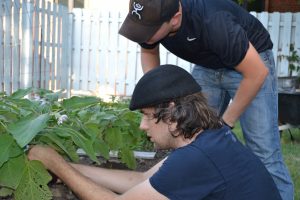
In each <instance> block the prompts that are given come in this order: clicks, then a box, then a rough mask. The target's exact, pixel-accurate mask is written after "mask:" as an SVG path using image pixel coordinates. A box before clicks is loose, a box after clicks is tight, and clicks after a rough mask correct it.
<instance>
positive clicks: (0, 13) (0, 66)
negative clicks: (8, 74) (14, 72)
mask: <svg viewBox="0 0 300 200" xmlns="http://www.w3.org/2000/svg"><path fill="white" fill-rule="evenodd" d="M4 8H5V6H4V1H2V2H1V3H0V52H4V41H3V38H4V27H3V26H4V24H3V21H4V18H5V14H4V13H5V11H4ZM3 72H4V56H3V54H2V53H0V84H1V85H0V88H1V91H4V83H3V81H4V74H3Z"/></svg>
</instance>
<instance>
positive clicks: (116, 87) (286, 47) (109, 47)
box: [72, 9, 300, 96]
mask: <svg viewBox="0 0 300 200" xmlns="http://www.w3.org/2000/svg"><path fill="white" fill-rule="evenodd" d="M73 13H74V22H73V25H74V29H73V30H74V35H73V42H72V59H73V60H72V61H73V62H72V67H73V75H74V76H73V83H74V85H73V87H72V88H73V89H75V90H84V91H88V90H89V91H95V93H96V94H102V95H103V94H111V95H122V96H123V95H125V96H130V95H131V94H132V91H133V88H134V86H135V84H136V82H137V81H138V80H139V78H140V77H141V76H142V70H141V66H140V47H139V45H137V44H136V43H133V42H131V41H129V40H127V39H126V38H124V37H122V36H121V35H119V34H118V29H119V28H120V26H121V24H122V22H123V20H124V18H125V17H126V12H117V11H112V12H108V11H102V12H99V11H87V10H82V9H75V10H74V11H73ZM251 14H252V15H254V16H255V17H257V18H258V19H259V20H260V21H261V22H262V24H263V25H264V26H265V27H266V28H267V29H268V31H269V32H270V35H271V39H272V41H273V43H274V47H273V51H274V56H275V62H276V66H277V70H278V76H286V75H287V74H288V60H287V59H286V57H287V56H288V55H289V53H290V44H294V46H295V48H296V49H297V50H298V52H299V54H300V13H278V12H276V13H267V12H262V13H256V12H251ZM164 63H169V64H176V65H178V66H181V67H183V68H184V69H186V70H187V71H191V69H192V67H193V64H191V63H189V62H186V61H184V60H182V59H179V58H178V57H176V56H174V55H173V54H171V53H170V52H168V51H167V50H166V49H164V48H163V46H161V64H164Z"/></svg>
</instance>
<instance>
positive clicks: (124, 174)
mask: <svg viewBox="0 0 300 200" xmlns="http://www.w3.org/2000/svg"><path fill="white" fill-rule="evenodd" d="M163 161H164V160H162V161H160V162H159V163H157V164H156V165H155V166H153V167H152V168H151V169H149V170H148V171H146V172H144V173H143V172H134V171H129V170H114V169H104V168H100V167H92V166H87V165H80V164H71V165H72V167H74V168H75V169H76V170H78V171H79V172H80V173H81V174H83V175H84V176H86V177H88V178H89V179H91V180H93V181H94V182H95V183H97V184H99V185H104V186H105V188H107V189H109V190H112V191H114V192H117V193H119V194H123V193H125V192H126V191H128V190H130V189H131V188H133V187H134V186H136V185H138V184H139V183H142V182H144V181H145V180H147V179H149V178H150V177H151V176H152V175H153V174H154V173H155V172H156V171H157V170H158V168H159V167H160V166H161V165H162V162H163Z"/></svg>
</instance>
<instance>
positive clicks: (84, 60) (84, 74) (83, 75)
mask: <svg viewBox="0 0 300 200" xmlns="http://www.w3.org/2000/svg"><path fill="white" fill-rule="evenodd" d="M90 19H91V13H90V12H87V11H86V10H82V20H81V22H82V30H83V31H82V37H81V38H82V39H81V41H82V43H81V60H80V80H81V84H80V89H81V90H85V91H87V90H89V88H88V86H89V81H90V80H89V70H90V68H89V67H87V66H89V48H90V46H89V44H90V39H91V35H90V34H91V32H90V30H91V29H90V27H91V21H90Z"/></svg>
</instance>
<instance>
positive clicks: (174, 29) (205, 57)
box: [119, 0, 293, 200]
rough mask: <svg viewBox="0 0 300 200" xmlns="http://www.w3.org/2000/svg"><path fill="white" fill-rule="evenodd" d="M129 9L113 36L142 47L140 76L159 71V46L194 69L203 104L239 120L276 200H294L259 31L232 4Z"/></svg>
mask: <svg viewBox="0 0 300 200" xmlns="http://www.w3.org/2000/svg"><path fill="white" fill-rule="evenodd" d="M129 8H130V9H129V13H128V15H127V17H126V19H125V21H124V23H123V24H122V27H121V29H120V31H119V33H120V34H121V35H123V36H125V37H127V38H128V39H130V40H132V41H135V42H137V43H139V44H140V45H141V61H142V67H143V71H144V72H147V71H149V70H150V69H152V68H154V67H155V66H158V65H159V63H160V61H159V60H160V59H159V44H162V45H163V46H164V47H166V48H167V49H168V50H169V51H170V52H172V53H173V54H175V55H177V56H178V57H180V58H182V59H185V60H187V61H189V62H192V63H194V64H195V67H194V69H193V72H192V75H193V77H194V78H195V79H196V81H197V82H198V84H199V85H201V87H202V88H203V89H202V91H203V93H204V94H205V95H206V97H207V98H208V101H209V104H210V105H211V106H212V107H214V108H215V109H216V110H217V111H218V112H219V114H220V116H222V119H223V121H224V122H225V123H226V124H227V125H228V126H229V127H231V128H233V126H234V124H235V122H236V121H237V120H239V121H240V124H241V127H242V130H243V133H244V138H245V140H246V145H247V146H248V147H249V148H250V149H251V150H252V151H253V152H254V154H256V155H257V156H258V157H259V158H260V159H261V160H262V162H263V163H264V164H265V166H266V167H267V169H268V171H269V172H270V173H271V175H272V177H273V179H274V181H275V183H276V185H277V187H278V189H279V191H280V194H281V196H282V198H283V199H284V200H292V199H293V183H292V180H291V178H290V175H289V173H288V170H287V167H286V166H285V164H284V161H283V158H282V154H281V147H280V137H279V130H278V121H277V118H278V116H277V113H278V102H277V75H276V69H275V64H274V58H273V53H272V46H273V44H272V42H271V40H270V36H269V34H268V32H267V30H266V29H265V28H264V27H263V25H262V24H261V23H260V22H259V21H258V20H257V19H256V18H255V17H253V16H252V15H250V14H249V13H248V12H247V11H246V10H244V9H243V8H241V7H240V6H238V5H237V4H236V3H234V2H232V1H230V0H206V1H205V0H131V1H130V4H129ZM230 99H232V102H231V103H230V105H228V103H229V101H230Z"/></svg>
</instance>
